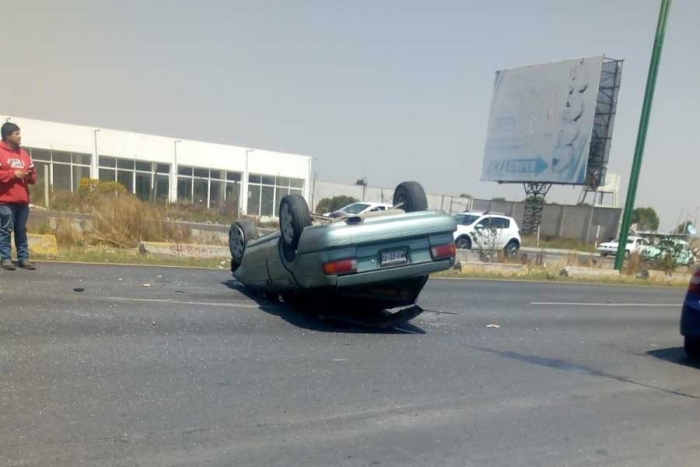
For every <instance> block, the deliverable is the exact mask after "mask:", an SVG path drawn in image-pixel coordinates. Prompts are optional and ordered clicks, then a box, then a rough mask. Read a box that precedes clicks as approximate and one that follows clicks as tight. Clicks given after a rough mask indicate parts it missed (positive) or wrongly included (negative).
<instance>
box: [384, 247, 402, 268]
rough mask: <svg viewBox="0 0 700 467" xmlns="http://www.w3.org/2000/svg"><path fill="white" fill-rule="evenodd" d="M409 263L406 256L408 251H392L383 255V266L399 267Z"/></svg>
mask: <svg viewBox="0 0 700 467" xmlns="http://www.w3.org/2000/svg"><path fill="white" fill-rule="evenodd" d="M407 262H408V256H407V255H406V250H391V251H383V252H382V253H381V261H380V265H381V266H397V265H399V264H406V263H407Z"/></svg>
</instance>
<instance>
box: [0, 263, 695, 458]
mask: <svg viewBox="0 0 700 467" xmlns="http://www.w3.org/2000/svg"><path fill="white" fill-rule="evenodd" d="M0 284H1V286H2V297H3V301H2V304H1V305H0V317H1V319H0V453H1V455H0V465H6V466H52V467H60V466H77V465H85V466H106V465H109V466H158V467H160V466H277V465H280V466H305V467H307V466H330V465H333V466H402V467H405V466H421V467H425V466H443V465H454V466H480V467H481V466H509V467H512V466H556V467H562V466H593V465H596V466H600V465H605V466H629V467H640V466H659V465H664V466H696V465H698V464H699V463H700V439H699V437H698V436H697V434H696V433H695V431H694V430H695V429H696V428H697V427H698V414H699V413H700V369H699V368H696V367H693V366H691V365H689V363H688V362H687V361H686V360H685V358H684V356H683V353H682V350H681V348H680V347H681V345H682V341H681V338H680V336H679V334H678V318H679V306H678V304H679V303H680V302H681V300H682V297H683V291H682V290H677V289H676V290H672V289H652V288H630V287H598V286H584V285H565V284H540V283H519V282H488V281H454V280H431V281H430V282H429V284H428V286H427V288H426V289H425V291H424V294H423V295H422V297H421V302H420V303H421V304H422V306H424V307H425V308H426V309H429V311H426V312H425V313H424V314H422V315H421V316H419V317H418V318H416V319H415V320H413V321H412V322H411V323H410V324H408V325H405V326H403V327H402V328H400V329H398V328H397V329H393V330H386V331H378V330H371V329H363V328H353V327H350V326H347V325H342V324H340V323H338V324H334V323H329V322H327V321H325V320H319V319H318V318H317V317H315V316H312V315H309V314H307V313H303V312H298V311H293V310H289V309H287V308H285V307H284V306H282V305H280V304H276V303H265V302H262V301H260V303H258V302H256V301H253V300H252V299H250V298H248V297H247V296H246V295H244V294H242V293H241V292H240V291H239V290H237V289H236V287H235V284H233V283H232V282H231V281H230V275H229V273H228V271H226V270H221V271H211V270H186V269H175V268H137V267H118V266H79V265H59V264H42V265H40V269H39V270H37V271H34V272H30V271H23V270H18V271H15V272H2V273H0ZM144 285H147V286H144ZM74 288H78V290H81V289H80V288H82V289H84V290H83V291H82V292H77V291H74ZM331 306H332V305H329V307H331ZM489 324H497V325H499V326H500V328H493V327H488V325H489Z"/></svg>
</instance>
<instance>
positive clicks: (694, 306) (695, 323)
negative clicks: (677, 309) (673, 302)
mask: <svg viewBox="0 0 700 467" xmlns="http://www.w3.org/2000/svg"><path fill="white" fill-rule="evenodd" d="M681 335H682V336H686V337H700V296H696V295H689V296H687V297H686V298H685V301H684V302H683V310H682V311H681Z"/></svg>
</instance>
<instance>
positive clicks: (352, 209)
mask: <svg viewBox="0 0 700 467" xmlns="http://www.w3.org/2000/svg"><path fill="white" fill-rule="evenodd" d="M368 207H369V204H365V203H355V204H350V205H348V206H345V207H344V208H343V209H342V210H343V211H344V212H347V213H348V214H359V213H361V212H362V211H364V210H365V209H367V208H368Z"/></svg>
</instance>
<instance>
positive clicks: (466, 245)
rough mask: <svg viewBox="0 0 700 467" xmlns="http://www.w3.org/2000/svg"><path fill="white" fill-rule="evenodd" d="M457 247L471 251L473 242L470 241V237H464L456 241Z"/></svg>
mask: <svg viewBox="0 0 700 467" xmlns="http://www.w3.org/2000/svg"><path fill="white" fill-rule="evenodd" d="M455 246H456V247H457V248H458V249H460V250H471V249H472V241H471V240H470V239H469V237H467V236H466V235H463V236H461V237H459V238H458V239H457V240H456V241H455Z"/></svg>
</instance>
